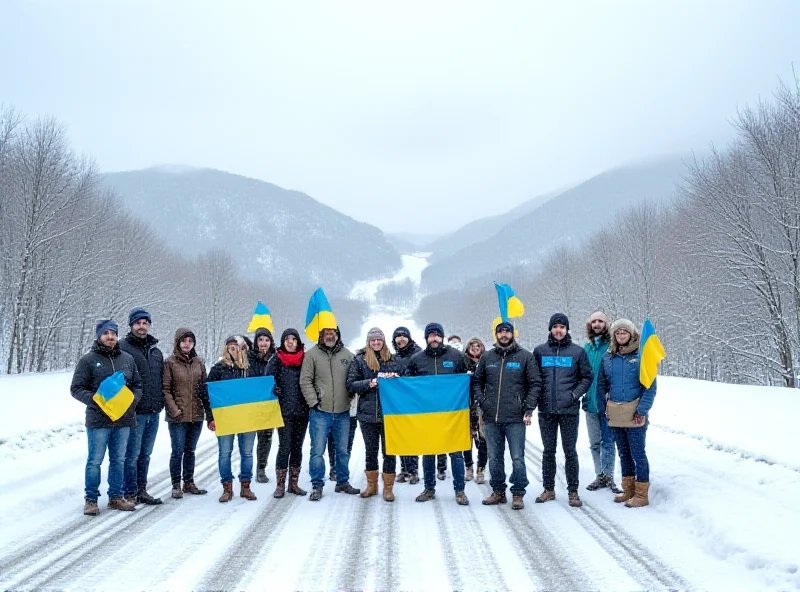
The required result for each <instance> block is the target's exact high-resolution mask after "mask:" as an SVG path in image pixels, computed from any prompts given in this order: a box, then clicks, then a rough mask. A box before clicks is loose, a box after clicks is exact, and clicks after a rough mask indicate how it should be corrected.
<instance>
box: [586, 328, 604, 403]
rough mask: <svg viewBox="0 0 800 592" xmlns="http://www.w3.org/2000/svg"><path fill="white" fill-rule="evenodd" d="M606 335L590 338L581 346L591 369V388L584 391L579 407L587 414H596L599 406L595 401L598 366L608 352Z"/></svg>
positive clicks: (598, 373) (598, 374)
mask: <svg viewBox="0 0 800 592" xmlns="http://www.w3.org/2000/svg"><path fill="white" fill-rule="evenodd" d="M608 342H609V339H608V334H606V335H601V336H597V337H592V338H590V340H589V341H588V342H587V343H586V344H585V345H584V346H583V349H584V350H586V356H587V357H588V358H589V365H590V366H591V367H592V386H590V387H589V390H588V391H586V396H585V397H584V398H583V402H582V404H581V406H582V407H583V410H584V411H588V412H589V413H598V412H599V411H598V410H599V409H600V406H598V401H597V378H598V376H600V364H601V362H602V361H603V356H604V355H605V354H606V352H607V351H608Z"/></svg>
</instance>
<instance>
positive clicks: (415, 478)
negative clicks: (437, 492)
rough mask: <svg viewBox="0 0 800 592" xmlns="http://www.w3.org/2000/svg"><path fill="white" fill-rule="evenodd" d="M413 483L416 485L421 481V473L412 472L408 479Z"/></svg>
mask: <svg viewBox="0 0 800 592" xmlns="http://www.w3.org/2000/svg"><path fill="white" fill-rule="evenodd" d="M408 482H409V483H410V484H411V485H416V484H417V483H419V475H418V474H417V473H411V478H410V479H409V480H408Z"/></svg>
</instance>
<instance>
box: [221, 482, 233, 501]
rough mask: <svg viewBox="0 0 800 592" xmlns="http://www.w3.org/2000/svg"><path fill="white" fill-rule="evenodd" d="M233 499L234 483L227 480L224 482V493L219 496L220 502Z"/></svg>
mask: <svg viewBox="0 0 800 592" xmlns="http://www.w3.org/2000/svg"><path fill="white" fill-rule="evenodd" d="M232 499H233V483H231V482H230V481H225V483H223V484H222V495H221V496H219V501H220V503H225V502H229V501H231V500H232Z"/></svg>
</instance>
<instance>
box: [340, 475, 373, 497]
mask: <svg viewBox="0 0 800 592" xmlns="http://www.w3.org/2000/svg"><path fill="white" fill-rule="evenodd" d="M377 473H378V471H375V474H377ZM376 487H377V481H376ZM333 491H334V492H335V493H348V494H350V495H357V494H359V493H361V490H360V489H356V488H355V487H353V486H352V485H350V483H348V482H347V481H345V482H344V483H337V484H336V489H334V490H333ZM375 493H378V492H377V491H375Z"/></svg>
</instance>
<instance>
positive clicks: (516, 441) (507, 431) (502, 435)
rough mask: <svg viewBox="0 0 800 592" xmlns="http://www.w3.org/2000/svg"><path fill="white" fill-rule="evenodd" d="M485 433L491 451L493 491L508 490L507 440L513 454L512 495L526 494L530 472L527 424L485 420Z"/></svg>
mask: <svg viewBox="0 0 800 592" xmlns="http://www.w3.org/2000/svg"><path fill="white" fill-rule="evenodd" d="M483 435H484V436H485V438H486V448H487V450H488V452H489V472H490V473H491V478H490V479H489V484H490V485H491V486H492V490H493V491H505V490H506V463H505V455H506V440H507V441H508V451H509V453H510V454H511V495H525V488H526V487H527V486H528V473H527V471H526V470H525V424H524V423H522V422H514V423H491V422H484V424H483Z"/></svg>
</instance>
